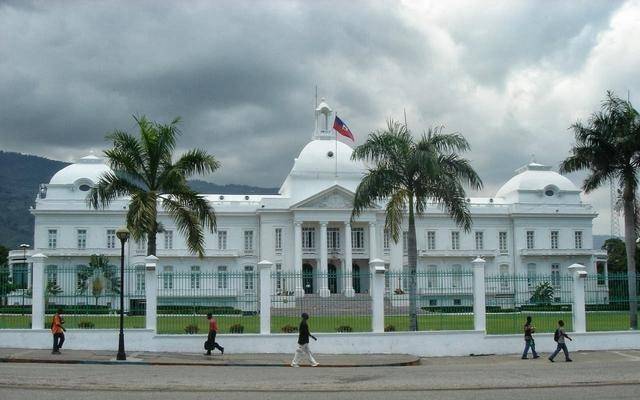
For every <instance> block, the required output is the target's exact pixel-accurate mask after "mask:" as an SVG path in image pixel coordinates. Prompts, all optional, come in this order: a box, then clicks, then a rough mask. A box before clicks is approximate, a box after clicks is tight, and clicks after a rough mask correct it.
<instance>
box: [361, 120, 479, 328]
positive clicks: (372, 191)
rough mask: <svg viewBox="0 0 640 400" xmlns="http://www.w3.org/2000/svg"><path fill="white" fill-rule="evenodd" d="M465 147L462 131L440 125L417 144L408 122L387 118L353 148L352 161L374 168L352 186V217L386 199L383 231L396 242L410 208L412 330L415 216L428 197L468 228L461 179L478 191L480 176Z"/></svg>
mask: <svg viewBox="0 0 640 400" xmlns="http://www.w3.org/2000/svg"><path fill="white" fill-rule="evenodd" d="M467 150H469V143H468V142H467V140H466V139H465V138H464V137H462V136H461V135H458V134H444V133H442V128H435V129H429V130H428V131H427V132H426V133H425V134H423V135H422V137H421V138H420V139H419V140H418V141H417V142H416V141H415V140H414V138H413V136H412V135H411V132H409V130H408V129H407V126H406V125H402V124H400V123H398V122H395V121H389V122H388V123H387V128H386V129H385V130H377V131H374V132H373V133H372V134H371V135H369V137H368V138H367V141H366V142H365V143H364V144H362V145H360V146H358V147H356V148H355V149H354V151H353V155H352V159H354V160H364V161H366V162H369V163H372V164H373V166H372V167H370V168H369V170H368V171H367V173H366V174H365V176H364V177H363V179H362V181H361V182H360V184H359V185H358V188H357V190H356V194H355V199H354V201H353V212H352V217H351V218H352V220H353V219H354V218H355V217H356V216H358V215H359V214H360V213H361V212H362V211H364V210H366V209H370V208H372V207H374V206H375V204H376V202H378V201H380V202H386V213H387V217H386V221H385V229H387V230H388V231H389V233H390V235H391V237H392V239H393V241H394V242H396V243H397V242H398V239H399V237H400V234H401V229H402V222H403V220H404V216H405V212H406V211H407V210H408V212H409V221H408V222H409V232H408V259H409V272H410V280H409V313H410V321H409V323H410V327H409V329H410V330H418V316H417V304H416V264H417V258H418V251H417V249H416V225H415V215H421V214H422V213H423V212H424V210H425V208H426V206H427V202H428V201H429V200H431V201H434V202H436V203H438V204H440V205H442V206H443V207H444V208H445V209H446V210H447V212H448V213H449V215H450V216H451V217H452V218H453V220H454V221H455V223H456V224H457V225H458V226H460V227H462V228H464V230H465V231H469V230H470V229H471V225H472V220H471V215H470V213H469V206H468V203H467V200H466V194H465V190H464V188H463V183H464V184H467V185H469V186H470V187H471V188H472V189H480V188H482V180H481V179H480V177H479V176H478V174H477V173H476V172H475V171H474V170H473V168H472V167H471V165H470V164H469V162H468V161H467V160H466V159H464V158H461V157H460V156H459V155H458V154H457V153H459V152H464V151H467Z"/></svg>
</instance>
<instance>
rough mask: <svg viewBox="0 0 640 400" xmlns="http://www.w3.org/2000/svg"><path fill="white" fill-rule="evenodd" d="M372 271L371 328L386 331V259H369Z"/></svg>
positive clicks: (376, 330)
mask: <svg viewBox="0 0 640 400" xmlns="http://www.w3.org/2000/svg"><path fill="white" fill-rule="evenodd" d="M369 270H370V271H371V330H372V331H373V332H384V273H385V268H384V261H383V260H381V259H379V258H376V259H373V260H371V261H369Z"/></svg>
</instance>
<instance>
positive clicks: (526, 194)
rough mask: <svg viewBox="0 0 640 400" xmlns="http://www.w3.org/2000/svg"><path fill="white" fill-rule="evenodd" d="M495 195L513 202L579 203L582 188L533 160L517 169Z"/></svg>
mask: <svg viewBox="0 0 640 400" xmlns="http://www.w3.org/2000/svg"><path fill="white" fill-rule="evenodd" d="M515 172H516V173H517V175H516V176H514V177H513V178H511V179H509V180H508V181H507V183H505V184H504V185H502V187H501V188H500V189H499V190H498V192H497V193H496V196H495V197H502V198H504V199H505V200H507V201H508V202H512V203H572V204H573V203H579V202H580V192H581V191H580V189H578V188H577V187H576V185H574V184H573V182H571V181H570V180H569V179H568V178H566V177H564V176H562V175H560V174H559V173H557V172H555V171H552V169H551V167H550V166H547V165H542V164H538V163H536V162H531V163H529V164H527V165H525V166H523V167H521V168H518V169H517V170H516V171H515Z"/></svg>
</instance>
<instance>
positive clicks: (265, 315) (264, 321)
mask: <svg viewBox="0 0 640 400" xmlns="http://www.w3.org/2000/svg"><path fill="white" fill-rule="evenodd" d="M272 267H273V263H272V262H270V261H267V260H262V261H260V262H259V263H258V273H259V274H260V334H261V335H269V334H271V268H272Z"/></svg>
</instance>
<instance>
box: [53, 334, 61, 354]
mask: <svg viewBox="0 0 640 400" xmlns="http://www.w3.org/2000/svg"><path fill="white" fill-rule="evenodd" d="M63 343H64V333H62V332H61V333H54V334H53V351H58V350H60V349H61V348H62V344H63Z"/></svg>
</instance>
